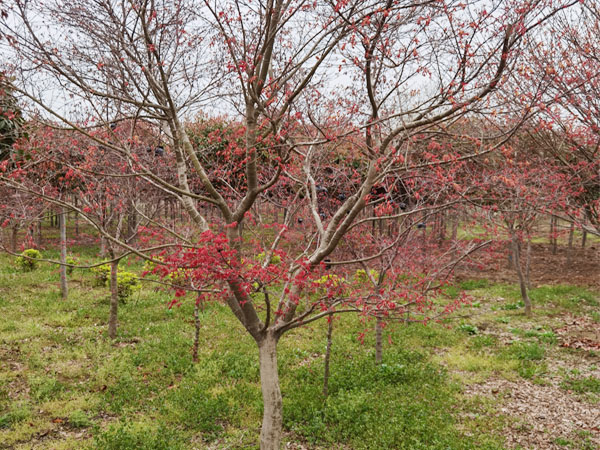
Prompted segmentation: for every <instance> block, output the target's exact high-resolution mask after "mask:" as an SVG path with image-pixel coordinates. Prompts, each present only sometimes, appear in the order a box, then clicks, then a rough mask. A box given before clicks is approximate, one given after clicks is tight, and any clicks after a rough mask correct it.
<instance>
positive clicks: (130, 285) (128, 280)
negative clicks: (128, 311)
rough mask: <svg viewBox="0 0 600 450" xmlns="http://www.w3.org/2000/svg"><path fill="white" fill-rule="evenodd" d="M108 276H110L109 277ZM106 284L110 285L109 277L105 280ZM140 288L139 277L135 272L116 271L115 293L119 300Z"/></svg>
mask: <svg viewBox="0 0 600 450" xmlns="http://www.w3.org/2000/svg"><path fill="white" fill-rule="evenodd" d="M109 278H110V277H109ZM106 284H107V286H110V279H109V280H107V281H106ZM141 288H142V284H141V283H140V279H139V278H138V276H137V275H136V274H135V273H132V272H118V273H117V293H118V296H119V300H122V301H125V300H127V298H129V297H131V294H133V293H134V292H136V291H139V290H140V289H141Z"/></svg>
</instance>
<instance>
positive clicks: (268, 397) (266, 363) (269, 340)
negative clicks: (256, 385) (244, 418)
mask: <svg viewBox="0 0 600 450" xmlns="http://www.w3.org/2000/svg"><path fill="white" fill-rule="evenodd" d="M278 340H279V338H278V337H277V336H275V335H274V334H272V333H267V334H266V336H265V338H264V339H263V340H262V341H260V342H259V343H258V350H259V359H260V384H261V388H262V396H263V408H264V409H263V421H262V428H261V430H260V449H261V450H279V447H280V445H281V434H282V429H281V427H282V423H283V407H282V398H281V390H280V388H279V373H278V370H277V341H278Z"/></svg>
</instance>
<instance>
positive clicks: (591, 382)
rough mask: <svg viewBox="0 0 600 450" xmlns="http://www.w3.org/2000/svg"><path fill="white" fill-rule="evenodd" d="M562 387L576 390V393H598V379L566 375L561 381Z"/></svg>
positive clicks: (599, 382) (599, 384)
mask: <svg viewBox="0 0 600 450" xmlns="http://www.w3.org/2000/svg"><path fill="white" fill-rule="evenodd" d="M561 387H562V388H563V389H568V390H570V391H574V392H577V393H578V394H586V393H588V392H589V393H593V394H600V379H598V378H596V377H593V376H589V377H586V378H575V377H571V376H569V375H567V376H566V377H565V379H564V380H563V382H562V383H561Z"/></svg>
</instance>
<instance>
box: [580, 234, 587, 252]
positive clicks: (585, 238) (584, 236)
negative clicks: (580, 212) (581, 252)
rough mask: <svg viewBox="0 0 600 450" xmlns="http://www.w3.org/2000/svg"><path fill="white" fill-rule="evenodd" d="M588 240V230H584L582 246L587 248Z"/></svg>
mask: <svg viewBox="0 0 600 450" xmlns="http://www.w3.org/2000/svg"><path fill="white" fill-rule="evenodd" d="M586 241H587V231H586V230H583V233H582V234H581V248H585V243H586Z"/></svg>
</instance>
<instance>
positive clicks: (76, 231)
mask: <svg viewBox="0 0 600 450" xmlns="http://www.w3.org/2000/svg"><path fill="white" fill-rule="evenodd" d="M73 201H74V203H75V207H76V208H77V197H75V198H74V199H73ZM75 236H79V213H78V212H77V211H75Z"/></svg>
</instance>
